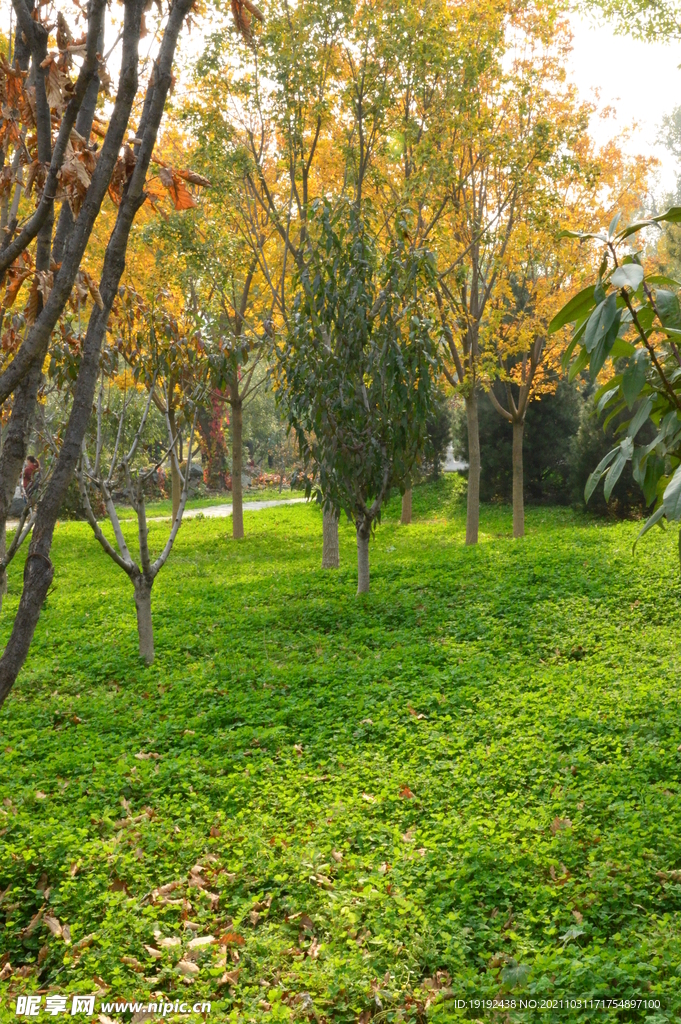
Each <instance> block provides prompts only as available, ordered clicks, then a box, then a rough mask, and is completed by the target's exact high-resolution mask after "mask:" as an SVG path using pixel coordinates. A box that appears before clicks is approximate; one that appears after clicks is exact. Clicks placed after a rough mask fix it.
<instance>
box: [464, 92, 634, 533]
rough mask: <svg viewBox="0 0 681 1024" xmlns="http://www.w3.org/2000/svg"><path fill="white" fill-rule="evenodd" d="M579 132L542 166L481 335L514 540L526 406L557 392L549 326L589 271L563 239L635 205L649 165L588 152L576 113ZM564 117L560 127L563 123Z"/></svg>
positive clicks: (557, 357) (558, 340) (589, 263)
mask: <svg viewBox="0 0 681 1024" xmlns="http://www.w3.org/2000/svg"><path fill="white" fill-rule="evenodd" d="M575 114H576V117H575V121H574V126H575V128H576V130H577V133H576V134H574V135H572V137H571V138H570V139H569V144H570V151H571V152H572V153H573V154H574V156H575V158H576V159H573V160H560V161H557V162H556V161H549V162H547V164H546V166H545V168H544V187H543V189H542V201H541V203H540V202H539V200H538V199H535V202H534V204H533V205H532V206H531V207H529V208H527V209H524V210H522V216H521V218H520V222H519V223H518V225H517V227H516V230H515V232H514V236H513V239H512V240H511V243H510V244H509V246H508V247H507V250H506V255H505V258H504V260H503V262H502V266H501V270H500V275H499V285H498V288H497V290H496V294H495V296H494V298H493V300H492V301H491V303H490V309H489V313H488V316H487V317H486V320H485V322H484V324H483V328H482V332H481V333H482V338H481V349H482V357H481V376H482V379H483V381H484V382H485V383H486V388H487V390H488V394H489V398H490V401H491V402H492V405H493V406H494V408H495V409H496V410H497V412H498V413H499V414H500V415H501V416H503V417H504V419H506V420H507V422H508V423H509V424H510V425H511V428H512V431H513V449H512V453H513V454H512V464H513V536H514V537H516V538H517V537H522V536H524V532H525V507H524V484H523V437H524V428H525V417H526V414H527V408H528V405H529V403H530V402H532V401H535V400H536V399H539V398H541V397H542V395H545V394H547V393H552V392H553V391H555V388H556V386H557V382H558V379H559V371H560V365H561V358H562V355H563V352H564V350H565V341H564V339H563V337H562V335H556V334H553V335H549V334H548V324H549V321H550V320H551V318H552V317H553V315H554V313H555V312H556V310H557V308H558V306H559V305H560V303H561V302H562V289H563V287H564V286H565V283H566V282H567V281H569V282H570V283H571V285H572V286H574V285H575V284H579V282H580V281H581V280H584V279H585V276H586V275H589V274H591V273H593V253H592V251H591V250H589V248H588V247H585V246H583V245H580V244H579V243H578V242H576V241H574V240H573V242H572V243H571V244H567V243H566V242H565V240H564V238H561V234H562V232H561V231H560V230H559V228H561V229H563V231H564V230H565V229H566V228H567V229H569V228H573V227H576V226H578V225H580V224H581V225H584V223H585V222H588V223H589V225H590V226H591V228H592V229H593V230H597V229H598V228H599V226H600V225H601V224H602V223H608V222H609V221H610V220H611V218H612V215H613V212H614V209H613V207H614V205H615V204H616V205H618V206H619V207H620V208H622V207H623V208H625V209H626V210H627V213H628V214H631V213H634V212H635V211H636V210H638V209H639V208H640V207H641V204H642V202H643V200H644V197H645V192H646V188H647V174H648V170H649V165H648V161H646V160H644V159H643V158H640V157H638V158H627V157H625V156H624V155H623V153H622V151H621V150H620V149H619V147H618V146H617V145H615V144H610V145H608V146H605V147H604V148H603V149H602V150H599V151H596V150H594V149H593V146H592V144H591V141H590V139H589V138H588V136H587V135H586V133H583V132H582V131H581V129H580V122H582V123H585V122H586V117H587V114H588V110H586V109H584V110H581V111H580V110H576V111H575ZM567 123H568V122H567V119H566V124H567Z"/></svg>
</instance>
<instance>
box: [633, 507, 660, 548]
mask: <svg viewBox="0 0 681 1024" xmlns="http://www.w3.org/2000/svg"><path fill="white" fill-rule="evenodd" d="M663 516H664V505H660V506H659V508H657V509H655V511H654V512H653V514H652V516H651V517H650V519H648V521H647V522H646V524H645V526H644V527H643V529H642V530H641V531H640V532H639V535H638V537H637V538H636V540H635V542H634V548H636V545H637V544H638V542H639V541H640V539H641V537H642V536H643V535H644V534H645V533H647V532H648V530H650V529H652V527H653V526H655V524H656V523H659V521H660V519H662V517H663Z"/></svg>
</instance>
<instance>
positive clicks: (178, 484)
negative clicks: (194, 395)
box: [168, 409, 182, 523]
mask: <svg viewBox="0 0 681 1024" xmlns="http://www.w3.org/2000/svg"><path fill="white" fill-rule="evenodd" d="M168 422H169V423H170V430H171V433H172V435H173V437H177V426H176V424H175V410H174V409H169V410H168ZM179 440H180V439H179V437H177V440H176V441H175V457H174V458H172V457H171V459H170V487H171V494H172V499H173V523H174V522H175V520H176V519H177V513H178V510H179V508H180V500H181V498H182V477H181V476H180V465H179V463H180V454H179V453H180V445H179Z"/></svg>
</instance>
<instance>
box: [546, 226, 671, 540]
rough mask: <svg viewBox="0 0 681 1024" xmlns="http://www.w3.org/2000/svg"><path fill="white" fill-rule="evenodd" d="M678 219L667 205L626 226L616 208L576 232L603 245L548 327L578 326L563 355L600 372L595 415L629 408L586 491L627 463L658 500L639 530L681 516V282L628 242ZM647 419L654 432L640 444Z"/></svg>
mask: <svg viewBox="0 0 681 1024" xmlns="http://www.w3.org/2000/svg"><path fill="white" fill-rule="evenodd" d="M678 223H681V207H672V208H671V209H669V210H668V211H667V212H666V213H662V214H660V215H659V216H656V217H650V218H648V219H646V220H643V221H638V222H635V223H633V224H630V225H629V226H628V227H625V228H623V229H619V230H618V226H619V216H616V217H614V218H613V220H612V221H611V223H610V227H609V229H608V231H607V232H598V233H594V232H585V233H581V234H578V236H577V237H579V238H580V240H582V241H584V242H585V243H586V244H590V245H592V246H595V247H596V248H597V249H598V250H600V253H602V260H601V263H600V267H599V270H598V277H597V280H596V283H595V285H589V286H587V287H586V288H584V289H582V291H580V292H578V293H577V295H575V296H574V297H573V298H572V299H570V301H569V302H568V303H567V304H566V305H565V306H564V307H563V309H562V310H561V311H560V312H559V313H558V314H556V316H555V317H554V319H553V320H552V322H551V325H550V328H549V330H550V332H551V333H554V332H557V331H559V330H561V328H563V327H565V326H566V325H567V324H574V331H573V336H572V340H571V341H570V344H569V346H568V349H567V350H566V358H569V357H571V356H572V353H573V352H574V351H575V350H577V352H578V354H577V355H576V357H575V360H574V362H573V364H572V372H573V373H574V372H576V371H578V370H581V369H584V368H586V367H588V368H589V373H590V376H591V379H592V381H596V380H597V379H601V380H602V383H601V386H600V387H599V388H598V390H597V391H596V393H595V395H594V400H595V401H596V402H597V408H598V411H599V413H601V412H604V411H607V414H608V415H607V419H606V422H607V420H608V419H613V418H614V417H616V416H619V415H624V416H625V419H624V422H623V423H622V429H623V430H624V429H626V433H625V435H624V437H623V438H622V440H621V441H620V443H619V444H618V445H617V446H616V447H614V448H613V449H611V451H610V452H608V454H607V455H605V456H604V458H602V459H601V461H600V462H599V464H598V465H597V466H596V468H595V469H594V471H593V472H592V473H591V475H590V477H589V479H588V481H587V485H586V488H585V498H586V500H587V501H588V499H589V497H590V496H591V494H592V493H593V492H594V490H595V489H596V487H597V486H598V483H599V481H600V480H601V479H603V478H604V486H603V492H604V495H605V499H606V501H607V500H608V499H609V497H610V495H611V494H612V491H613V488H614V486H615V484H616V483H617V481H618V480H619V478H620V476H621V475H622V472H623V470H624V467H625V466H626V465H627V463H628V462H631V463H632V467H633V473H634V479H635V480H636V481H637V483H638V484H639V485H640V486H641V488H642V490H643V494H644V497H645V500H646V504H647V505H649V506H650V505H654V511H653V514H652V515H651V516H650V518H649V519H648V520H647V522H646V523H645V525H644V526H643V528H642V529H641V532H640V533H639V537H642V536H643V535H644V534H645V533H647V532H648V530H650V529H651V527H652V526H654V525H655V524H656V523H660V522H661V521H662V520H666V521H667V522H678V521H679V520H681V352H680V351H679V339H680V338H681V303H680V302H679V289H680V286H679V285H678V284H677V283H676V282H674V281H672V280H671V279H670V278H667V277H665V276H664V275H657V274H654V273H653V274H646V272H645V269H644V266H643V265H642V263H641V262H640V256H639V253H640V249H633V248H632V241H633V240H634V239H635V238H636V236H638V235H639V232H641V231H643V230H644V229H646V228H651V227H653V226H656V225H659V224H678ZM570 234H571V235H574V234H575V233H573V232H570ZM608 364H609V365H610V367H611V368H612V372H608V369H607V366H608ZM603 378H604V379H603ZM627 413H629V414H631V413H633V415H630V416H627ZM648 421H650V422H651V423H652V424H653V426H654V427H655V428H656V434H655V436H654V438H653V439H652V440H651V441H650V442H649V443H647V444H640V443H639V444H638V445H637V443H636V442H637V438H640V433H641V430H642V429H643V427H644V426H645V425H646V424H647V423H648ZM679 558H680V560H681V531H680V533H679Z"/></svg>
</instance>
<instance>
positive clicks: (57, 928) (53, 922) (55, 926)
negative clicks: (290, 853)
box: [43, 914, 62, 939]
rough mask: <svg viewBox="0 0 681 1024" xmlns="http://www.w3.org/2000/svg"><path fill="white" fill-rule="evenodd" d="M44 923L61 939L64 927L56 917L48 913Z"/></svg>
mask: <svg viewBox="0 0 681 1024" xmlns="http://www.w3.org/2000/svg"><path fill="white" fill-rule="evenodd" d="M43 924H45V925H46V926H47V927H48V928H49V929H50V931H51V932H52V934H53V935H54V936H55V938H57V939H60V938H61V935H62V927H61V925H60V923H59V921H58V920H57V918H56V917H50V916H48V915H47V914H46V915H45V917H44V918H43Z"/></svg>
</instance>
